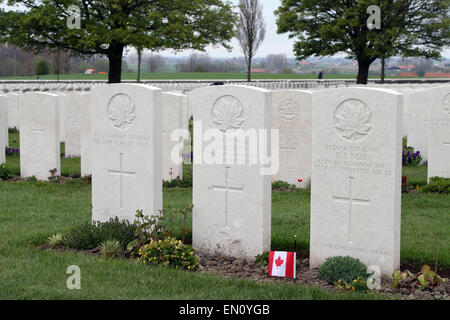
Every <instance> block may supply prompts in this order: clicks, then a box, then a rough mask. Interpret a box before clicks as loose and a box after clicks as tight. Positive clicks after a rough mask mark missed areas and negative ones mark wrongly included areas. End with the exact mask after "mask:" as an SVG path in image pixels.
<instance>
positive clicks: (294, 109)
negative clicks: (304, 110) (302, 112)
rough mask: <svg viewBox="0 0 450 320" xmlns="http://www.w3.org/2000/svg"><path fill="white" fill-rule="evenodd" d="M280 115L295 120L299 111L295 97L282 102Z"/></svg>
mask: <svg viewBox="0 0 450 320" xmlns="http://www.w3.org/2000/svg"><path fill="white" fill-rule="evenodd" d="M279 109H280V115H281V118H282V119H284V120H288V121H291V120H295V119H296V118H297V116H298V113H299V108H298V104H297V101H295V100H294V99H286V100H284V101H283V102H281V104H280V107H279Z"/></svg>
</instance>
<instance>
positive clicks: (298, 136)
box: [272, 90, 312, 188]
mask: <svg viewBox="0 0 450 320" xmlns="http://www.w3.org/2000/svg"><path fill="white" fill-rule="evenodd" d="M272 103H273V121H272V128H275V129H279V130H280V170H279V171H278V174H277V175H275V177H274V178H273V180H281V181H285V182H288V183H290V184H294V185H296V186H297V187H299V188H305V187H306V186H307V185H308V183H309V182H310V180H311V143H312V136H311V134H312V131H311V130H312V129H311V112H312V111H311V107H312V92H310V91H300V90H280V91H273V92H272ZM299 180H301V181H299Z"/></svg>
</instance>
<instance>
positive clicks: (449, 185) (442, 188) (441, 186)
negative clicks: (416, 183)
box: [420, 177, 450, 194]
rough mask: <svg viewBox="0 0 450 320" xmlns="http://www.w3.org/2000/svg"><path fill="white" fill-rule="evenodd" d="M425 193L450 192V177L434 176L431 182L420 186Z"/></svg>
mask: <svg viewBox="0 0 450 320" xmlns="http://www.w3.org/2000/svg"><path fill="white" fill-rule="evenodd" d="M420 191H421V192H424V193H438V194H450V179H448V178H440V177H433V178H431V179H430V183H429V184H427V185H426V186H423V187H422V188H420Z"/></svg>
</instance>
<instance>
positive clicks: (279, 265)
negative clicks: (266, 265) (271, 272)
mask: <svg viewBox="0 0 450 320" xmlns="http://www.w3.org/2000/svg"><path fill="white" fill-rule="evenodd" d="M283 263H284V260H283V259H281V257H280V256H279V257H278V259H277V260H275V264H276V265H277V268H279V267H281V266H282V265H283Z"/></svg>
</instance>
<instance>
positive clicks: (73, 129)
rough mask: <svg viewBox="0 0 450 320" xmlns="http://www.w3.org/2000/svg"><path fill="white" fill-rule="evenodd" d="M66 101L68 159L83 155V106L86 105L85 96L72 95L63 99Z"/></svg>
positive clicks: (66, 146) (66, 148)
mask: <svg viewBox="0 0 450 320" xmlns="http://www.w3.org/2000/svg"><path fill="white" fill-rule="evenodd" d="M61 100H62V101H64V107H63V108H64V117H65V119H64V121H65V128H66V135H65V155H66V156H68V157H79V156H80V155H81V145H80V139H81V138H80V135H81V114H80V112H81V105H82V104H83V103H85V100H86V99H83V95H82V94H79V93H70V94H68V95H66V96H64V97H61Z"/></svg>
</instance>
